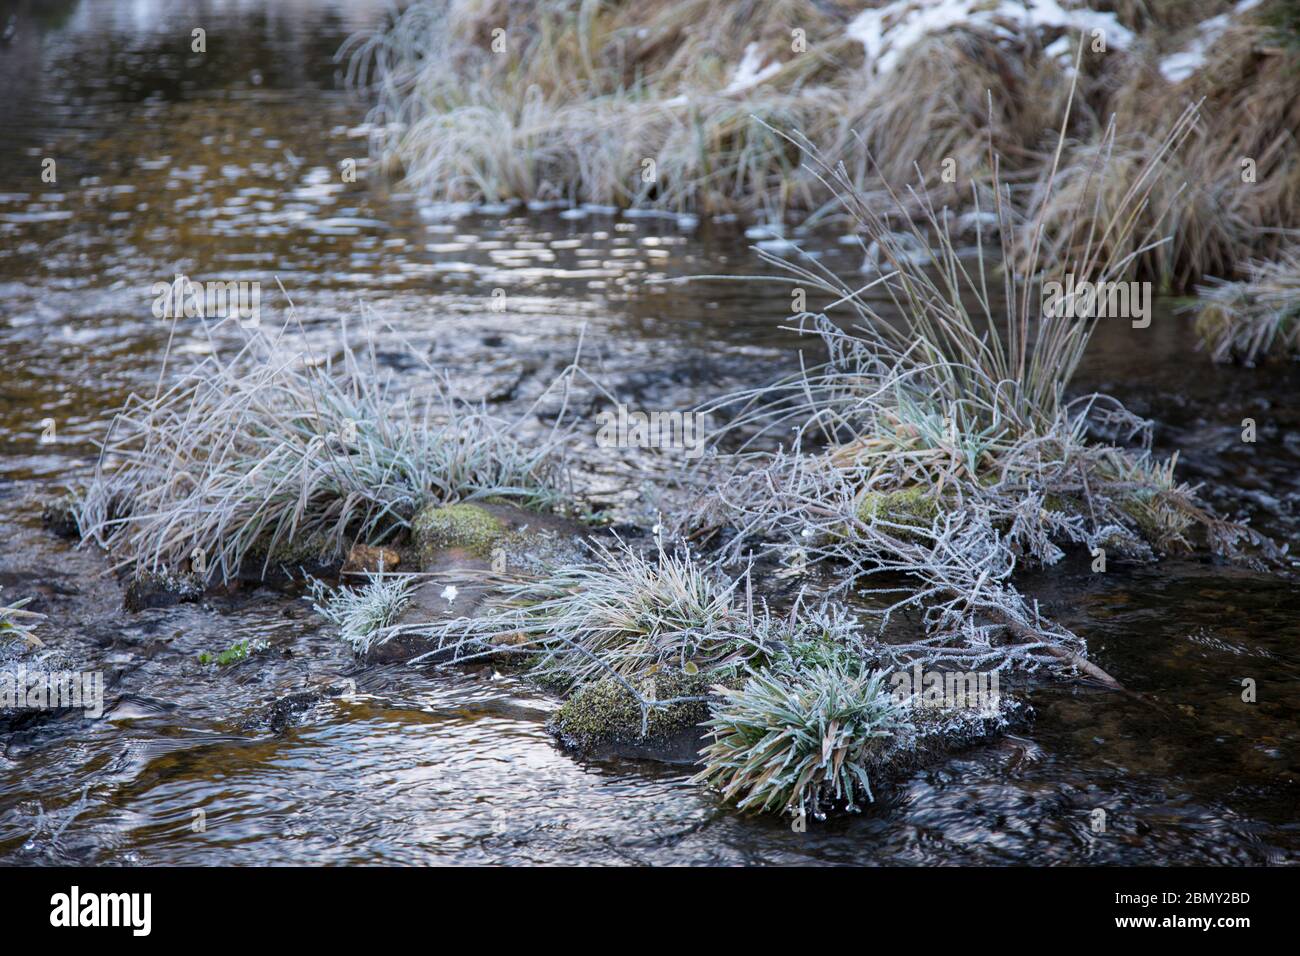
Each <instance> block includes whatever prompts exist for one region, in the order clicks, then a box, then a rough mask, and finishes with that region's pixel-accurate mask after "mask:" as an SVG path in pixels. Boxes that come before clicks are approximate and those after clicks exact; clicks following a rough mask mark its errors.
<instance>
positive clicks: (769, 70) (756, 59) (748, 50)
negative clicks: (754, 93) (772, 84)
mask: <svg viewBox="0 0 1300 956" xmlns="http://www.w3.org/2000/svg"><path fill="white" fill-rule="evenodd" d="M780 72H781V64H780V63H779V62H778V63H769V64H768V65H767V66H764V65H763V51H762V50H761V49H759V46H758V44H757V43H751V44H750V45H749V46H747V47H745V55H744V56H742V57H741V58H740V66H738V67H736V72H735V74H733V75H732V77H731V82H730V83H728V84H727V88H726V89H725V90H723V91H722V92H723V93H743V92H744V91H745V90H747V89H749V88H750V87H752V86H758V84H760V83H762V82H763V81H764V80H766V79H767V78H768V77H770V76H775V75H776V74H777V73H780Z"/></svg>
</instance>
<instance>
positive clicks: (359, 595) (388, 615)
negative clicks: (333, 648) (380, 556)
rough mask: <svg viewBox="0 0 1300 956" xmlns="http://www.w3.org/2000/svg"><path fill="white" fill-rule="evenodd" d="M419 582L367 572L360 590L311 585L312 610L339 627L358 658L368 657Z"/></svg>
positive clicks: (408, 601) (321, 584)
mask: <svg viewBox="0 0 1300 956" xmlns="http://www.w3.org/2000/svg"><path fill="white" fill-rule="evenodd" d="M418 582H419V578H418V577H417V576H415V575H410V574H384V573H382V572H381V573H378V574H376V573H373V572H366V583H365V584H364V585H362V586H361V587H359V588H355V589H354V588H349V587H346V586H341V587H338V588H330V587H328V586H327V585H326V584H325V583H324V582H322V581H317V580H312V581H311V599H312V607H313V608H315V610H316V612H317V613H318V614H320V615H321V616H322V617H324V618H325V619H326V620H328V621H331V622H333V623H334V624H337V625H338V628H339V636H340V637H342V638H343V640H345V641H347V642H348V643H349V644H351V645H352V649H353V650H354V651H356V652H357V653H358V654H365V653H367V652H368V651H369V650H370V649H371V647H372V646H373V645H374V643H375V642H376V641H377V640H378V639H380V637H381V635H382V634H383V632H384V629H385V628H387V627H389V626H391V625H392V624H394V623H395V622H396V621H397V618H398V615H400V614H401V613H402V611H403V610H404V609H405V608H406V606H407V604H409V603H410V600H411V594H412V592H413V591H414V590H415V588H416V585H417V584H418Z"/></svg>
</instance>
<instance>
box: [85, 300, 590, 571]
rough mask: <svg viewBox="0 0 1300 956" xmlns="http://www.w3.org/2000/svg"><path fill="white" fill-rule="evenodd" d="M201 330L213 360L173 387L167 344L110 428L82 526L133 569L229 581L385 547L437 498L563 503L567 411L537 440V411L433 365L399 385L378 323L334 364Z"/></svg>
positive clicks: (246, 335) (256, 332)
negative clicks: (286, 552) (291, 559)
mask: <svg viewBox="0 0 1300 956" xmlns="http://www.w3.org/2000/svg"><path fill="white" fill-rule="evenodd" d="M219 325H220V324H219ZM229 325H231V326H233V325H234V323H233V322H229ZM204 329H205V332H206V334H207V336H208V339H209V341H208V345H209V346H210V348H209V349H208V354H206V355H204V356H203V357H201V358H199V359H197V360H195V361H194V362H193V363H192V364H191V365H190V366H189V367H185V368H182V369H181V370H180V371H179V373H178V374H174V377H172V378H169V377H168V376H169V371H170V370H169V367H168V366H169V362H170V361H171V360H172V354H171V351H170V349H169V351H168V353H167V355H165V356H164V360H163V367H162V370H161V372H160V377H159V382H158V386H157V388H156V390H155V391H154V393H153V394H152V395H146V396H143V397H139V396H132V397H131V398H130V399H129V400H128V401H127V403H126V404H125V406H124V407H123V408H122V409H121V411H119V412H118V413H117V415H116V416H115V417H114V418H113V420H112V422H111V423H109V425H108V427H107V435H106V437H105V439H104V440H103V443H102V449H103V450H102V454H101V456H100V460H99V464H98V467H97V469H96V472H95V476H94V479H93V481H92V482H91V484H90V487H89V489H88V490H87V492H86V494H85V497H84V499H83V501H82V504H81V508H80V511H79V513H78V515H77V521H78V525H79V527H80V528H81V530H82V533H83V536H84V538H85V539H89V540H93V541H95V542H97V543H98V544H100V545H101V546H103V547H105V548H107V549H109V550H110V551H112V552H114V553H115V555H116V556H117V557H118V558H119V563H120V564H122V565H125V564H134V565H135V566H136V567H137V569H138V570H145V571H148V570H164V569H180V568H182V567H183V565H185V564H186V563H188V564H189V565H190V567H191V569H192V570H194V571H195V572H196V573H200V574H201V575H202V576H204V577H205V578H208V579H213V578H215V579H216V580H219V581H222V582H226V581H229V580H230V579H231V578H232V577H234V576H235V575H236V574H237V573H239V571H240V568H241V566H242V565H244V563H245V561H246V559H248V558H250V557H252V556H257V558H259V559H262V561H263V570H265V568H266V567H267V566H269V565H270V564H271V562H272V560H273V556H274V555H275V553H276V550H277V548H282V549H283V548H296V547H298V546H300V545H302V544H303V543H304V542H311V541H315V542H318V543H319V547H318V549H319V550H330V551H334V552H340V551H342V550H345V549H346V547H347V546H348V545H349V544H351V543H353V542H355V541H358V540H359V541H363V542H366V543H371V544H378V543H381V542H382V541H384V540H387V539H389V538H391V537H392V536H394V535H396V534H397V533H398V532H399V531H401V530H402V529H404V528H406V527H408V526H409V523H410V520H411V518H412V517H413V516H414V515H415V513H416V512H417V511H418V510H419V509H420V508H421V507H423V506H424V505H426V504H431V503H435V504H445V503H453V502H457V501H465V500H473V499H478V498H484V497H499V498H508V499H511V500H513V501H515V502H517V503H519V504H521V505H524V506H531V507H547V506H549V505H552V504H555V503H556V502H558V501H560V500H562V498H563V494H564V489H565V487H566V483H567V470H566V469H567V466H566V464H565V456H564V449H565V446H566V442H567V439H568V435H569V427H570V426H569V424H568V423H567V421H562V419H565V418H566V416H563V415H562V416H561V418H560V419H557V420H556V422H555V424H554V425H552V426H547V427H539V428H538V429H537V430H536V431H537V435H536V438H535V440H530V439H529V438H528V437H527V430H528V428H529V425H530V424H531V421H532V418H533V411H534V409H532V408H530V409H528V410H525V411H524V412H523V413H522V414H521V415H520V416H519V417H517V418H510V419H508V418H503V417H501V416H498V415H497V414H495V413H493V412H491V411H489V410H488V408H487V407H486V406H485V405H484V404H481V403H479V404H475V403H471V402H466V401H462V400H459V399H457V398H456V397H455V396H454V395H453V393H452V391H451V389H450V386H449V384H448V381H447V379H446V376H445V372H444V371H443V370H441V369H438V368H436V367H433V366H429V365H428V363H427V362H426V363H425V364H426V368H427V371H428V375H427V377H426V378H425V379H424V380H423V382H422V383H420V384H421V391H420V392H419V393H414V392H411V391H403V390H402V389H401V388H399V386H398V382H397V379H396V377H395V375H394V374H393V373H392V371H391V370H390V369H386V368H385V367H384V366H383V365H382V364H381V362H380V360H379V358H378V357H377V355H376V349H375V346H374V338H373V334H372V332H371V330H369V329H367V330H366V332H367V342H366V345H365V347H363V348H362V349H361V350H360V351H355V350H354V349H353V348H352V347H351V346H350V345H349V344H347V330H346V328H345V329H344V344H343V346H342V354H341V355H338V356H330V359H331V360H330V361H329V362H326V361H325V357H323V356H319V355H316V354H315V353H314V352H313V351H312V349H311V347H310V346H309V345H308V344H306V342H305V341H303V339H297V338H295V335H294V334H293V333H292V331H291V329H290V328H289V326H288V325H286V326H285V327H283V328H281V329H280V330H279V331H278V332H269V333H268V332H266V331H264V330H261V329H242V328H241V329H238V330H235V329H231V330H230V331H232V332H233V333H234V334H236V335H237V336H239V338H238V339H237V340H236V342H235V346H234V348H231V347H230V346H229V345H228V338H222V339H221V340H218V336H217V334H216V329H217V327H210V326H206V325H205V327H204ZM304 338H305V336H304ZM412 357H413V358H414V359H415V360H416V361H423V358H422V357H421V356H418V355H415V353H414V352H412ZM568 374H569V373H567V372H566V373H565V374H564V375H562V376H561V379H562V380H565V381H567V375H568ZM320 556H321V555H319V554H318V555H312V556H310V557H320Z"/></svg>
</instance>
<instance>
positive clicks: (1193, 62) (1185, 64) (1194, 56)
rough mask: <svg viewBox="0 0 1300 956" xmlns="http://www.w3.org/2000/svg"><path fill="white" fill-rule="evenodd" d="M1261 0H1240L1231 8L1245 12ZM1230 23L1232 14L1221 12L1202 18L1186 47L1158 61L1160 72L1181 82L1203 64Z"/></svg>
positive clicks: (1171, 80) (1169, 79)
mask: <svg viewBox="0 0 1300 956" xmlns="http://www.w3.org/2000/svg"><path fill="white" fill-rule="evenodd" d="M1261 2H1263V0H1241V2H1240V3H1238V4H1237V5H1236V6H1235V7H1233V8H1232V13H1233V14H1240V13H1245V12H1246V11H1248V10H1253V9H1254V8H1255V7H1257V6H1259V5H1260V3H1261ZM1231 23H1232V15H1231V14H1227V13H1221V14H1219V15H1218V16H1217V17H1210V19H1208V20H1202V21H1201V23H1200V25H1199V26H1197V28H1196V36H1195V37H1194V38H1193V39H1192V42H1191V43H1189V44H1188V45H1187V49H1185V50H1180V51H1179V52H1177V53H1171V54H1169V56H1167V57H1165V58H1164V59H1163V60H1161V61H1160V74H1161V76H1163V77H1164V78H1165V79H1166V80H1168V81H1169V82H1170V83H1181V82H1183V80H1185V79H1187V78H1188V77H1189V76H1191V75H1192V74H1193V73H1195V72H1196V71H1197V70H1199V69H1200V68H1201V67H1203V66H1204V65H1205V57H1206V54H1207V53H1209V50H1210V47H1212V46H1213V45H1214V44H1215V42H1216V41H1217V40H1218V39H1219V37H1221V36H1223V34H1224V32H1225V31H1226V30H1227V29H1228V27H1229V26H1230V25H1231Z"/></svg>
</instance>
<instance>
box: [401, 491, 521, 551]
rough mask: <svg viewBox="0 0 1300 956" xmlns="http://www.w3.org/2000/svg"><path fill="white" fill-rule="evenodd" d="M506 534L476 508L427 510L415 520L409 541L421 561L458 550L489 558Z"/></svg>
mask: <svg viewBox="0 0 1300 956" xmlns="http://www.w3.org/2000/svg"><path fill="white" fill-rule="evenodd" d="M505 532H506V526H505V524H504V523H503V522H502V521H501V520H500V519H499V518H497V517H496V516H495V515H493V514H491V513H490V512H489V511H488V510H487V509H486V508H483V507H480V506H479V505H470V504H457V505H438V506H432V505H431V506H430V507H427V508H425V509H424V510H422V511H421V512H420V513H419V514H417V515H416V516H415V520H414V521H413V522H412V523H411V537H412V540H413V541H414V542H415V546H416V548H417V549H418V551H419V553H420V557H421V559H422V560H423V561H426V562H427V561H429V560H430V559H431V558H432V557H433V556H434V555H435V554H436V553H437V552H439V551H444V550H446V549H448V548H462V549H464V550H466V551H469V552H470V553H471V554H474V555H475V556H477V557H482V558H486V557H488V556H489V555H490V554H491V551H492V545H493V544H495V543H496V542H497V541H498V540H499V539H500V538H501V536H502V535H504V534H505Z"/></svg>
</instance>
